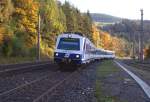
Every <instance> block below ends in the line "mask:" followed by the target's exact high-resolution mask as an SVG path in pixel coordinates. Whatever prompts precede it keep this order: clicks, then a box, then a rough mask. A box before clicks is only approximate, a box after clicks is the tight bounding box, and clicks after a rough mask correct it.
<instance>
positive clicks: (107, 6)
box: [59, 0, 150, 20]
mask: <svg viewBox="0 0 150 102" xmlns="http://www.w3.org/2000/svg"><path fill="white" fill-rule="evenodd" d="M59 1H61V2H64V1H65V0H59ZM66 1H69V2H70V3H71V4H72V5H74V6H75V7H77V8H78V9H80V11H81V12H86V11H87V10H89V11H90V12H91V13H105V14H110V15H112V16H118V17H122V18H129V19H140V9H141V8H142V9H143V10H144V19H145V20H150V0H66Z"/></svg>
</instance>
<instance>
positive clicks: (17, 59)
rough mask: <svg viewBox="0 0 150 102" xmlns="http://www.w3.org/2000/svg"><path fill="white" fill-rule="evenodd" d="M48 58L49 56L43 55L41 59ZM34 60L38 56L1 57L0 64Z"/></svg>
mask: <svg viewBox="0 0 150 102" xmlns="http://www.w3.org/2000/svg"><path fill="white" fill-rule="evenodd" d="M48 59H49V58H46V57H41V60H48ZM34 61H36V57H0V64H16V63H25V62H34Z"/></svg>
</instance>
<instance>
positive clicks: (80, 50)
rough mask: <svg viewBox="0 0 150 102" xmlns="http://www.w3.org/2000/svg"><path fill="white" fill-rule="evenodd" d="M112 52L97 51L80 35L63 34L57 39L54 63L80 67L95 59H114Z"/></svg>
mask: <svg viewBox="0 0 150 102" xmlns="http://www.w3.org/2000/svg"><path fill="white" fill-rule="evenodd" d="M114 57H115V55H114V52H112V51H106V50H103V49H97V48H96V47H95V46H94V44H93V43H92V42H91V41H90V40H89V39H88V38H86V37H84V36H81V35H80V33H64V34H61V35H59V36H58V37H57V42H56V48H55V52H54V61H55V62H56V63H57V64H58V65H64V64H73V65H81V64H86V63H90V62H91V61H94V60H95V59H103V58H114Z"/></svg>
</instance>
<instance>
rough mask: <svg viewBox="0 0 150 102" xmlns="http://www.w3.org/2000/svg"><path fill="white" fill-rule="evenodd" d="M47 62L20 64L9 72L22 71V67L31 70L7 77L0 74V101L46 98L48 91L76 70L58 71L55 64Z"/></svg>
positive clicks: (16, 101) (20, 101)
mask: <svg viewBox="0 0 150 102" xmlns="http://www.w3.org/2000/svg"><path fill="white" fill-rule="evenodd" d="M49 64H50V63H42V64H41V63H40V64H36V65H34V64H33V65H27V66H24V67H22V66H21V68H20V67H18V68H17V69H16V68H13V70H10V72H16V71H21V72H22V70H24V69H32V70H30V71H27V72H25V73H24V72H23V73H19V74H13V75H10V76H7V77H8V78H7V77H6V76H0V83H2V84H0V102H33V101H34V102H39V101H40V100H41V99H42V100H43V99H48V98H45V97H47V95H48V94H49V93H51V92H52V91H53V90H54V89H55V88H57V87H58V86H59V85H61V84H63V83H64V82H65V81H66V80H69V79H70V78H71V76H73V74H74V73H76V72H77V71H75V72H60V71H59V70H57V69H58V67H57V66H55V65H53V64H50V65H49ZM44 65H45V66H44ZM44 67H45V68H44ZM49 67H51V68H49ZM15 69H16V70H15ZM33 69H34V70H33ZM35 69H37V70H35ZM38 69H40V70H38ZM44 69H45V70H44ZM13 77H14V78H13ZM30 77H31V79H30ZM11 78H12V79H11ZM22 79H24V80H22ZM15 80H16V81H15ZM18 82H19V84H18ZM7 85H9V86H7Z"/></svg>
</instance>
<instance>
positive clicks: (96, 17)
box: [91, 13, 122, 23]
mask: <svg viewBox="0 0 150 102" xmlns="http://www.w3.org/2000/svg"><path fill="white" fill-rule="evenodd" d="M91 17H92V19H93V21H95V22H103V23H116V22H120V21H121V20H122V19H121V18H119V17H115V16H111V15H107V14H101V13H91Z"/></svg>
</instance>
